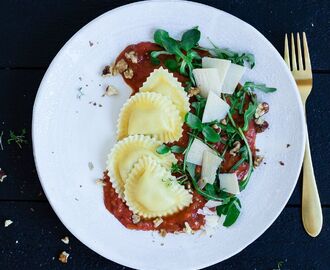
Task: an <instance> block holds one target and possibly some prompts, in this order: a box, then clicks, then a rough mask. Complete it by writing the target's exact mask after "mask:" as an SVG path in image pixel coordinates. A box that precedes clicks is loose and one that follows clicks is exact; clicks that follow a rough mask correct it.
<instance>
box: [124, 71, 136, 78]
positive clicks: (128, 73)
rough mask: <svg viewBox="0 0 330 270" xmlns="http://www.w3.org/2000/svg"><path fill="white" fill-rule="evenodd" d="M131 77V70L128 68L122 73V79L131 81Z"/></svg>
mask: <svg viewBox="0 0 330 270" xmlns="http://www.w3.org/2000/svg"><path fill="white" fill-rule="evenodd" d="M133 76H134V72H133V69H131V68H128V69H127V70H125V71H124V77H125V78H126V79H132V78H133Z"/></svg>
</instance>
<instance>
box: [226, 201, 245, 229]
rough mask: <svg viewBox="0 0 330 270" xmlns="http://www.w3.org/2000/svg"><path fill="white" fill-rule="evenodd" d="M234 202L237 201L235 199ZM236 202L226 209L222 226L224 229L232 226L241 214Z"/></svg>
mask: <svg viewBox="0 0 330 270" xmlns="http://www.w3.org/2000/svg"><path fill="white" fill-rule="evenodd" d="M236 200H238V199H237V198H236ZM236 200H234V201H233V202H232V203H231V204H230V206H229V207H228V211H227V215H226V218H225V221H224V223H223V226H225V227H230V226H231V225H233V224H234V223H235V222H236V220H237V218H238V217H239V215H240V213H241V211H240V209H239V205H238V203H236ZM238 202H239V200H238ZM239 204H240V203H239Z"/></svg>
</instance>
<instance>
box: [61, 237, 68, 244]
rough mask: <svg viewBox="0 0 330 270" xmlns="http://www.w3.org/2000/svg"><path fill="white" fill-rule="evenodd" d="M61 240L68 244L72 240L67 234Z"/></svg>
mask: <svg viewBox="0 0 330 270" xmlns="http://www.w3.org/2000/svg"><path fill="white" fill-rule="evenodd" d="M61 241H62V242H63V243H64V244H66V245H68V244H69V242H70V240H69V237H68V236H65V237H63V238H62V239H61Z"/></svg>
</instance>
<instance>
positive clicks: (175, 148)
mask: <svg viewBox="0 0 330 270" xmlns="http://www.w3.org/2000/svg"><path fill="white" fill-rule="evenodd" d="M184 150H185V148H184V147H181V146H178V145H173V146H171V152H172V153H178V154H180V153H183V152H184Z"/></svg>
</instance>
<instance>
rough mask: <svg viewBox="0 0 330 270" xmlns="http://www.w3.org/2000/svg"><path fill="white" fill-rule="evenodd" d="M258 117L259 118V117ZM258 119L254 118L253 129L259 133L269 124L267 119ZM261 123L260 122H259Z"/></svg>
mask: <svg viewBox="0 0 330 270" xmlns="http://www.w3.org/2000/svg"><path fill="white" fill-rule="evenodd" d="M259 119H260V118H259ZM259 119H255V120H254V122H255V124H256V125H255V130H256V132H257V133H261V132H264V131H265V130H266V129H267V128H268V127H269V124H268V122H267V121H265V120H263V119H262V121H260V122H259V121H258V120H259ZM259 123H261V124H259Z"/></svg>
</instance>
